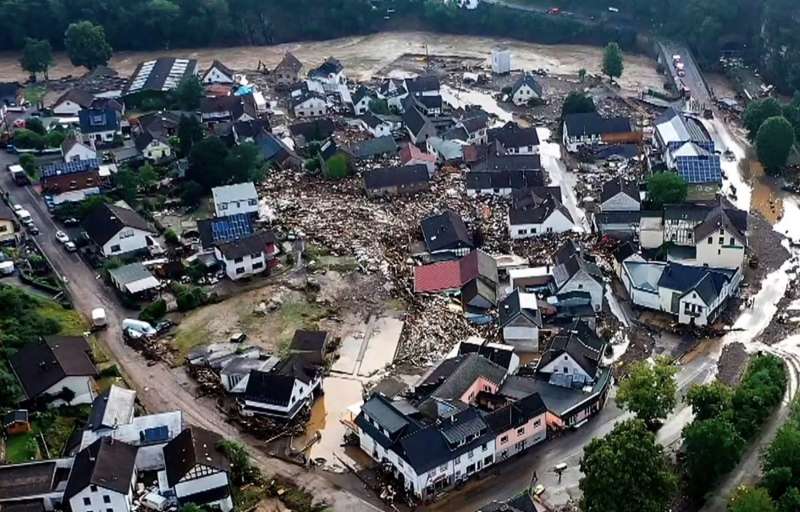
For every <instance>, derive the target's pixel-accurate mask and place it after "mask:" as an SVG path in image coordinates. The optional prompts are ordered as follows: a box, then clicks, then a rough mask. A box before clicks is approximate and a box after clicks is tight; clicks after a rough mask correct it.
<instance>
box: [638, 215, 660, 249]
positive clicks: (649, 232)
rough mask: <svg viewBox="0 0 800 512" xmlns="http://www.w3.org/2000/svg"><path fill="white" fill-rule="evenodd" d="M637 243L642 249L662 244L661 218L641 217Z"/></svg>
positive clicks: (653, 247) (655, 247)
mask: <svg viewBox="0 0 800 512" xmlns="http://www.w3.org/2000/svg"><path fill="white" fill-rule="evenodd" d="M639 244H640V245H641V246H642V249H657V248H659V247H661V246H662V245H664V225H663V221H662V220H661V218H652V217H642V218H641V220H640V221H639Z"/></svg>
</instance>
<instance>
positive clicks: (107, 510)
mask: <svg viewBox="0 0 800 512" xmlns="http://www.w3.org/2000/svg"><path fill="white" fill-rule="evenodd" d="M106 512H114V509H113V508H107V509H106Z"/></svg>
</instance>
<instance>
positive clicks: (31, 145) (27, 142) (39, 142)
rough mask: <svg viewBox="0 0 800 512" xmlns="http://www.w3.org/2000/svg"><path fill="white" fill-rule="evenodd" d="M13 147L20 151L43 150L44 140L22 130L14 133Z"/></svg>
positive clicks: (36, 134)
mask: <svg viewBox="0 0 800 512" xmlns="http://www.w3.org/2000/svg"><path fill="white" fill-rule="evenodd" d="M14 145H15V146H16V147H18V148H21V149H44V146H45V138H44V137H43V136H42V135H39V134H38V133H36V132H33V131H31V130H26V129H24V128H23V129H20V130H17V131H16V132H14Z"/></svg>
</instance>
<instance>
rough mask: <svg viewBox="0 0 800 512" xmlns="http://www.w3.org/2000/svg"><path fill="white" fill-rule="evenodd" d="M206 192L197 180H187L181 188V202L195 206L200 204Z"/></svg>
mask: <svg viewBox="0 0 800 512" xmlns="http://www.w3.org/2000/svg"><path fill="white" fill-rule="evenodd" d="M204 192H205V190H204V189H203V186H202V185H200V184H199V183H197V182H196V181H192V180H188V181H185V182H184V183H183V186H182V187H181V190H180V196H181V202H182V203H183V204H184V205H186V206H189V207H195V206H197V205H198V204H200V200H201V199H202V198H203V194H204Z"/></svg>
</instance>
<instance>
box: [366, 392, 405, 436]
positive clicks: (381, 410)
mask: <svg viewBox="0 0 800 512" xmlns="http://www.w3.org/2000/svg"><path fill="white" fill-rule="evenodd" d="M361 410H362V411H363V412H364V413H365V414H366V415H367V416H369V417H370V418H371V419H372V420H373V421H375V422H376V423H377V424H378V425H380V426H381V428H383V429H384V430H386V431H387V432H388V433H389V436H395V435H397V434H398V433H400V432H401V431H402V430H403V429H405V428H406V427H408V426H409V425H411V422H410V421H409V420H408V419H407V418H406V417H405V415H403V414H402V413H401V412H400V411H398V410H397V408H395V406H394V405H393V404H392V402H391V401H390V400H389V399H388V398H386V397H384V396H383V395H381V394H375V395H372V396H371V397H370V398H369V400H367V401H366V402H364V405H362V406H361Z"/></svg>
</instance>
